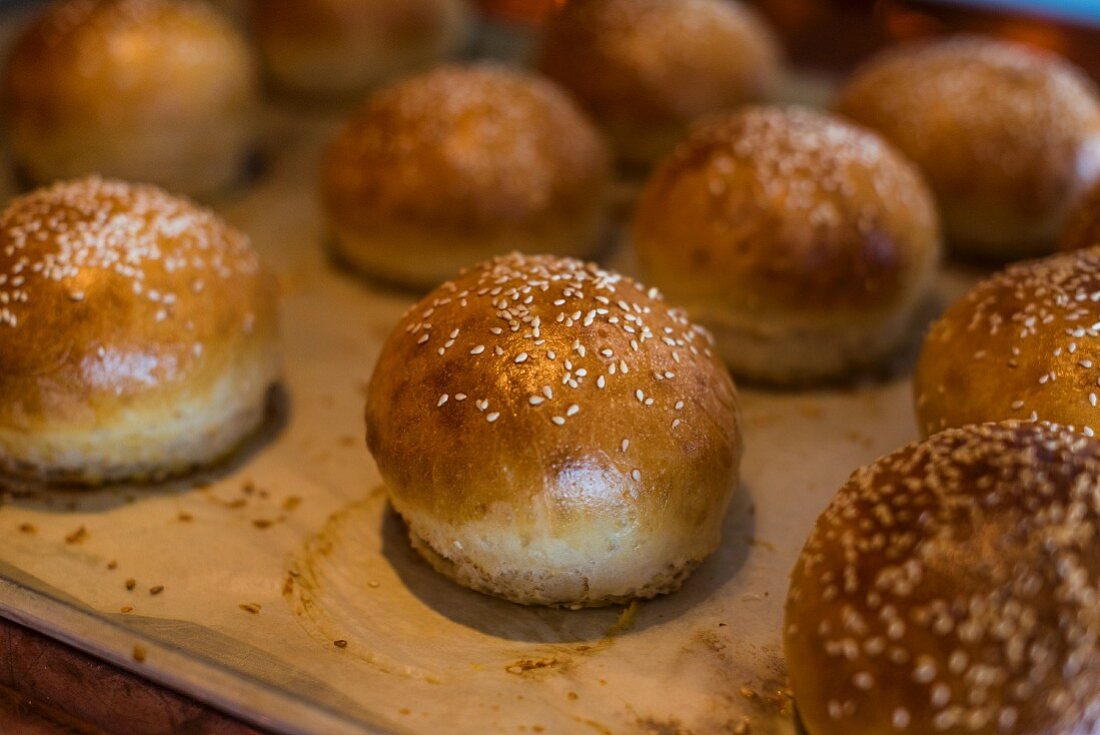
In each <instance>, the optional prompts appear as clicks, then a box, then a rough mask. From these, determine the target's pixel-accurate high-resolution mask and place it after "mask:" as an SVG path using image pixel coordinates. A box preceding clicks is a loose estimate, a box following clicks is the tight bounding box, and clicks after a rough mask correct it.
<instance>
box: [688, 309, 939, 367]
mask: <svg viewBox="0 0 1100 735" xmlns="http://www.w3.org/2000/svg"><path fill="white" fill-rule="evenodd" d="M918 307H919V304H914V305H913V306H912V307H907V308H905V309H903V310H899V311H898V312H896V313H891V314H889V315H887V316H885V317H882V318H879V319H876V320H874V321H870V320H864V321H863V322H862V323H861V322H859V321H857V320H855V319H854V318H849V319H845V320H843V322H841V320H839V319H838V320H835V321H833V322H831V323H830V322H828V321H825V320H819V321H818V322H817V323H814V322H811V321H809V320H798V321H794V320H792V321H790V322H788V323H786V324H780V323H777V322H772V323H770V324H769V323H767V322H766V321H765V320H763V319H752V318H749V319H744V318H739V319H734V318H732V317H729V316H723V317H720V318H719V317H715V316H714V315H703V314H693V317H694V318H695V320H696V321H698V322H699V323H700V324H702V325H703V326H705V327H706V328H707V329H709V330H710V332H711V334H713V335H714V339H715V349H716V350H717V352H718V354H719V356H720V357H721V358H722V359H723V360H724V361H725V363H726V365H728V366H729V369H730V372H732V373H733V374H734V375H735V376H737V377H738V378H743V379H747V380H749V381H750V382H755V383H761V384H765V385H775V386H797V385H808V384H819V383H825V382H830V381H837V380H842V379H844V378H847V377H850V376H852V375H854V374H857V373H860V372H864V371H867V370H871V369H874V368H877V367H880V366H882V365H884V364H885V363H886V362H887V361H888V360H889V359H890V357H891V356H892V355H893V353H894V352H895V351H896V349H897V348H898V347H899V346H900V345H902V344H903V343H904V342H905V341H906V340H907V339H908V338H909V337H910V336H911V335H913V334H914V333H915V331H916V326H917V322H918V321H919V319H918V311H919V308H918Z"/></svg>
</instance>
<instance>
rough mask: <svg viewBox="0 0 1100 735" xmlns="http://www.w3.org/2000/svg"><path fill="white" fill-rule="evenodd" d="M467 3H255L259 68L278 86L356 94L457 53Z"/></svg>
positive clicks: (468, 15) (468, 16) (468, 21)
mask: <svg viewBox="0 0 1100 735" xmlns="http://www.w3.org/2000/svg"><path fill="white" fill-rule="evenodd" d="M472 20H473V13H472V10H471V8H470V7H469V5H468V4H467V0H252V21H253V26H254V31H255V35H256V42H257V45H258V47H259V50H260V55H261V57H262V59H263V64H264V68H265V70H266V72H267V74H268V76H269V78H270V79H271V81H272V82H273V83H274V84H275V85H276V86H277V87H279V88H280V89H282V90H284V91H286V92H290V93H295V94H299V95H304V96H316V97H343V98H348V97H356V96H358V95H360V94H362V93H363V92H365V91H367V90H369V89H371V88H373V87H376V86H377V85H379V84H382V83H384V82H387V81H389V80H390V79H392V78H394V77H396V76H399V75H401V74H405V73H408V72H415V71H418V70H421V69H423V68H425V67H427V66H430V65H431V64H433V63H436V62H438V61H440V60H442V59H446V58H448V57H451V56H453V55H454V54H455V53H457V52H458V51H459V50H460V49H461V48H462V46H463V45H464V44H465V43H466V41H467V40H468V38H469V35H470V31H471V26H472Z"/></svg>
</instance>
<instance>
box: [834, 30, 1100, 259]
mask: <svg viewBox="0 0 1100 735" xmlns="http://www.w3.org/2000/svg"><path fill="white" fill-rule="evenodd" d="M837 109H838V110H839V111H840V112H841V113H842V114H844V115H847V116H848V117H851V118H852V119H853V120H855V121H856V122H859V123H861V124H863V125H866V126H868V127H871V128H874V129H875V130H877V131H879V132H880V133H882V135H883V136H884V137H885V138H886V139H887V140H889V141H890V142H892V143H893V144H894V145H896V146H897V147H898V148H900V149H901V151H902V152H903V153H905V155H907V156H909V158H911V159H912V160H913V161H914V162H915V163H916V164H917V166H919V167H920V169H921V171H922V172H923V173H924V175H925V177H926V178H927V179H928V183H929V185H930V186H931V188H932V191H933V193H934V194H935V196H936V200H937V204H938V206H939V211H940V215H941V217H942V219H943V224H944V233H945V235H946V237H947V240H948V242H949V244H950V246H951V247H952V248H954V249H956V250H957V251H958V252H960V253H965V254H969V255H972V256H979V257H984V258H992V259H997V260H1011V259H1017V258H1022V257H1027V256H1034V255H1041V254H1043V253H1049V252H1051V251H1052V250H1054V248H1055V244H1056V242H1057V239H1058V235H1059V234H1060V232H1061V228H1062V222H1063V218H1064V217H1065V214H1066V211H1067V209H1068V208H1069V207H1070V206H1071V205H1072V204H1073V202H1074V201H1075V200H1076V198H1077V197H1078V196H1079V195H1080V193H1081V192H1082V190H1083V189H1084V188H1085V187H1087V186H1088V185H1089V184H1090V183H1092V182H1093V181H1095V180H1097V179H1098V178H1100V96H1098V93H1097V89H1096V86H1095V85H1094V84H1093V83H1092V82H1091V81H1089V80H1088V78H1086V77H1085V75H1084V74H1083V73H1081V72H1080V71H1079V70H1078V69H1076V68H1075V67H1073V66H1072V65H1070V64H1069V62H1067V61H1064V60H1062V59H1060V58H1058V57H1056V56H1052V55H1049V54H1045V53H1040V52H1038V51H1032V50H1030V49H1028V48H1025V47H1023V46H1018V45H1015V44H1011V43H1006V42H1002V41H994V40H990V39H983V38H979V37H959V38H953V39H948V40H943V41H934V42H931V43H922V44H918V45H914V46H905V47H902V48H900V49H896V50H890V51H887V52H886V53H885V54H883V55H881V56H879V57H877V58H875V59H872V60H871V61H870V62H868V63H867V64H866V65H865V66H864V67H863V68H862V69H861V70H859V71H857V72H856V74H855V76H854V77H853V78H852V79H851V81H850V82H849V83H848V84H847V85H846V86H845V88H844V89H843V90H842V92H841V94H840V98H839V100H838V101H837Z"/></svg>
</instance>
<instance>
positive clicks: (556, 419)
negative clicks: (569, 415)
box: [550, 416, 565, 426]
mask: <svg viewBox="0 0 1100 735" xmlns="http://www.w3.org/2000/svg"><path fill="white" fill-rule="evenodd" d="M550 420H551V421H553V422H554V423H555V424H557V425H558V426H563V425H564V424H565V417H564V416H554V417H553V418H551V419H550Z"/></svg>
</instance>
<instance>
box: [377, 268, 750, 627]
mask: <svg viewBox="0 0 1100 735" xmlns="http://www.w3.org/2000/svg"><path fill="white" fill-rule="evenodd" d="M366 421H367V441H368V444H369V446H370V449H371V452H372V453H373V455H374V458H375V461H376V462H377V463H378V467H379V470H380V471H381V473H382V477H383V478H384V479H385V481H386V484H387V487H388V488H389V492H390V497H391V500H392V502H393V504H394V507H395V508H396V509H397V511H398V512H399V513H401V515H402V516H403V517H404V518H405V520H406V521H407V522H408V524H409V528H410V532H411V534H412V536H413V538H414V540H415V543H416V545H417V547H418V548H420V549H421V551H422V552H423V553H425V556H426V557H427V558H428V559H429V560H430V561H432V563H433V564H434V565H435V566H436V567H437V568H439V569H440V570H441V571H443V572H444V573H446V574H448V575H449V576H451V577H452V578H454V579H456V580H457V581H459V582H460V583H462V584H466V585H468V586H472V587H474V588H476V589H480V590H482V591H486V592H490V593H492V594H495V595H498V596H501V597H505V598H507V599H510V600H513V601H516V602H522V603H537V604H549V605H568V606H576V607H583V606H591V605H602V604H609V603H612V602H619V601H623V600H625V599H628V598H634V597H647V596H651V595H653V594H657V593H659V592H664V591H668V590H670V589H673V588H675V587H676V586H679V583H680V581H681V579H682V578H683V577H684V576H686V574H687V572H688V571H689V570H690V569H691V568H692V567H694V566H695V565H696V564H698V563H699V562H700V561H702V560H703V559H704V558H705V557H706V556H708V555H709V554H710V553H711V552H712V551H713V550H714V549H715V548H716V546H717V544H718V539H719V533H720V527H721V523H722V518H723V515H724V513H725V509H726V506H727V503H728V501H729V498H730V495H731V493H732V492H733V490H734V487H735V486H736V483H737V467H738V463H739V459H740V454H741V440H740V430H739V421H738V413H737V400H736V394H735V391H734V387H733V383H732V382H731V381H730V379H729V376H728V375H727V374H726V372H725V369H724V368H723V367H722V365H721V363H720V362H719V361H718V360H717V358H716V357H714V356H713V355H712V354H711V352H710V341H709V338H708V336H707V335H706V334H705V333H703V332H701V331H699V330H697V328H695V327H693V326H692V325H691V324H690V323H689V322H688V321H687V320H686V318H685V317H684V316H683V315H682V313H680V312H679V311H677V310H674V309H672V308H670V307H669V306H668V305H666V304H665V303H664V302H663V301H662V300H660V298H659V297H658V296H657V295H656V293H655V292H647V291H646V290H645V289H644V288H642V287H641V286H638V285H637V284H635V283H634V282H633V281H631V280H629V279H627V278H623V277H621V276H619V275H617V274H614V273H610V272H606V271H601V270H599V269H598V268H597V267H596V266H594V265H587V264H584V263H581V262H580V261H576V260H570V259H561V258H555V257H550V256H523V255H520V254H513V255H510V256H507V257H502V258H497V259H495V260H493V261H490V262H487V263H484V264H482V265H479V266H477V267H476V268H473V269H472V270H470V271H469V272H467V273H466V274H464V275H462V276H460V277H459V278H457V279H455V280H454V281H452V282H449V283H446V284H444V285H443V286H441V287H439V288H438V289H436V290H435V291H433V292H432V293H431V294H429V295H428V296H427V297H425V298H424V299H423V300H422V301H421V302H420V303H419V304H417V305H416V306H414V307H413V308H412V309H411V310H410V311H409V312H408V313H407V314H406V316H405V317H404V318H403V319H402V320H401V322H400V323H399V324H398V325H397V327H396V328H395V330H394V331H393V333H392V334H391V336H390V338H389V339H388V340H387V342H386V344H385V346H384V347H383V350H382V354H381V355H380V357H379V360H378V364H377V365H376V367H375V371H374V375H373V377H372V379H371V384H370V389H369V392H368V399H367V408H366Z"/></svg>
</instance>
